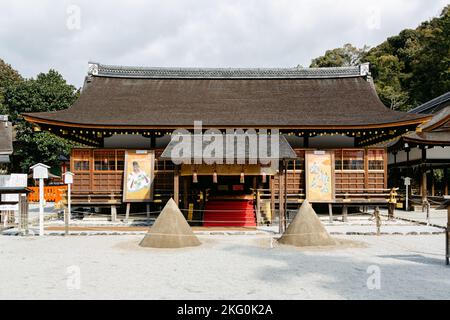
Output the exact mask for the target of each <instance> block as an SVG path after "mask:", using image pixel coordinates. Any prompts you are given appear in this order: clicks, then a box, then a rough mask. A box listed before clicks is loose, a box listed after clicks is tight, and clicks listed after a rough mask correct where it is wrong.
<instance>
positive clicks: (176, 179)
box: [173, 166, 180, 206]
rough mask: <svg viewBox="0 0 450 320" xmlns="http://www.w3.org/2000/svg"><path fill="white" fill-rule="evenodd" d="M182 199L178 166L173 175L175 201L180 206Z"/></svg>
mask: <svg viewBox="0 0 450 320" xmlns="http://www.w3.org/2000/svg"><path fill="white" fill-rule="evenodd" d="M179 198H180V174H179V172H178V166H176V167H175V171H174V174H173V200H174V201H175V203H176V204H177V206H178V205H179Z"/></svg>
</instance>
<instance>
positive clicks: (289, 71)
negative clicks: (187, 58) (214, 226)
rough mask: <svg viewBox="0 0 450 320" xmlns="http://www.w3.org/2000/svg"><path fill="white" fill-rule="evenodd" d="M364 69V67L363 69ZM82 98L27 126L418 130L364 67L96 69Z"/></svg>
mask: <svg viewBox="0 0 450 320" xmlns="http://www.w3.org/2000/svg"><path fill="white" fill-rule="evenodd" d="M364 67H365V68H364ZM90 70H91V71H90V73H89V75H88V77H87V80H86V83H85V86H84V88H83V90H82V93H81V95H80V97H79V99H78V100H77V101H76V102H75V103H74V104H73V106H72V107H70V108H69V109H66V110H61V111H54V112H40V113H25V114H24V115H25V117H26V119H27V120H28V121H31V122H35V123H46V124H52V125H59V126H73V127H76V126H78V127H93V128H94V127H95V128H115V129H120V128H131V129H132V128H177V127H183V128H191V127H192V126H193V124H194V121H202V122H203V126H204V127H220V128H225V127H233V128H238V127H242V128H248V127H258V128H261V127H272V128H273V127H276V128H299V129H301V128H333V129H336V128H344V129H347V128H352V127H355V128H357V127H358V128H365V127H367V126H372V127H386V126H393V125H407V124H415V123H421V122H422V120H421V119H422V118H423V115H417V114H408V113H405V112H397V111H392V110H390V109H388V108H386V107H385V106H384V105H383V103H382V102H381V101H380V99H379V98H378V96H377V94H376V92H375V88H374V84H373V82H372V80H371V78H370V75H369V73H368V69H367V66H357V67H348V68H316V69H308V68H273V69H220V68H219V69H215V68H209V69H208V68H202V69H189V68H136V67H116V66H105V65H101V64H92V65H91V69H90Z"/></svg>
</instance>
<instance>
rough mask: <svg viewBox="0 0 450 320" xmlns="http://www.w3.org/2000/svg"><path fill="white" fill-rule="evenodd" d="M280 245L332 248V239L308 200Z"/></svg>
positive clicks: (284, 234) (283, 236)
mask: <svg viewBox="0 0 450 320" xmlns="http://www.w3.org/2000/svg"><path fill="white" fill-rule="evenodd" d="M278 241H279V242H280V243H283V244H289V245H293V246H296V247H308V246H331V245H335V244H336V242H335V241H334V240H333V238H331V237H330V235H329V234H328V232H327V230H326V229H325V227H324V226H323V224H322V222H321V221H320V219H319V217H318V216H317V214H316V212H315V211H314V209H313V208H312V206H311V204H310V203H309V202H308V200H305V201H304V202H303V204H302V206H301V207H300V209H299V210H298V213H297V215H296V216H295V218H294V220H293V221H292V222H291V224H290V225H289V227H288V228H287V230H286V231H285V232H284V233H283V235H282V237H281V238H280V239H279V240H278Z"/></svg>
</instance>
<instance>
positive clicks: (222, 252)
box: [0, 235, 450, 299]
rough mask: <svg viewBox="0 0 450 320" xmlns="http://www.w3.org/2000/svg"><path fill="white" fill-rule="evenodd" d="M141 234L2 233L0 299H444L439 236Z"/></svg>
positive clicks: (445, 273) (449, 291)
mask: <svg viewBox="0 0 450 320" xmlns="http://www.w3.org/2000/svg"><path fill="white" fill-rule="evenodd" d="M141 238H142V236H139V235H137V236H136V235H134V236H131V235H130V236H88V237H87V236H72V237H43V238H39V237H28V238H20V237H6V236H3V237H0V243H1V247H0V269H1V270H2V271H1V273H0V284H1V285H0V299H18V298H24V299H366V298H371V299H434V298H436V299H450V267H447V266H445V265H444V257H443V254H444V235H423V236H422V235H417V236H380V237H376V236H338V238H339V239H344V240H347V242H346V244H345V245H342V246H340V247H339V248H335V249H331V250H330V249H314V248H312V249H308V250H305V249H301V250H300V249H297V248H293V247H287V246H277V245H276V244H275V245H274V246H273V245H271V243H272V242H271V238H270V236H268V235H265V236H257V235H253V236H238V235H235V236H199V238H200V240H201V241H202V242H203V244H202V245H201V246H200V247H195V248H188V249H181V250H180V249H178V250H165V249H147V248H145V249H144V248H140V247H139V246H138V245H137V243H138V242H139V241H140V239H141ZM350 240H353V241H357V242H348V241H350ZM368 268H369V271H370V270H372V271H373V270H375V271H376V270H378V268H379V271H380V285H381V286H380V289H372V290H370V289H368V287H367V280H368V278H369V277H370V276H371V274H369V273H368V272H367V271H368ZM78 271H79V274H80V278H79V279H80V282H79V283H78V282H77V279H78V278H77V276H76V275H77V274H78ZM375 276H376V274H375ZM372 277H373V276H372ZM371 283H372V282H371ZM375 283H376V282H375ZM78 284H79V289H77V287H78Z"/></svg>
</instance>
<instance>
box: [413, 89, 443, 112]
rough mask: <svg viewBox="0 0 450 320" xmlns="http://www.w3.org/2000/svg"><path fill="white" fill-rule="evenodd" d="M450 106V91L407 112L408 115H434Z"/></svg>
mask: <svg viewBox="0 0 450 320" xmlns="http://www.w3.org/2000/svg"><path fill="white" fill-rule="evenodd" d="M447 106H450V91H449V92H446V93H444V94H443V95H440V96H439V97H436V98H434V99H432V100H430V101H427V102H425V103H424V104H421V105H420V106H418V107H416V108H414V109H411V110H409V111H408V112H409V113H436V112H438V111H439V110H441V109H443V108H445V107H447Z"/></svg>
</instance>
